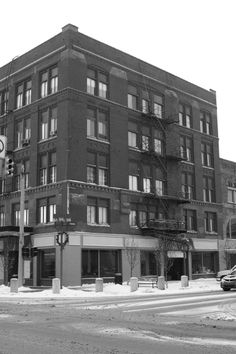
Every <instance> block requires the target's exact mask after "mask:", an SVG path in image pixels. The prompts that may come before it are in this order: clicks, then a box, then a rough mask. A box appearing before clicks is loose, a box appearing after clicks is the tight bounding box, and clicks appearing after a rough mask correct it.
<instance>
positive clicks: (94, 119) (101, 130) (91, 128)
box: [87, 107, 108, 140]
mask: <svg viewBox="0 0 236 354" xmlns="http://www.w3.org/2000/svg"><path fill="white" fill-rule="evenodd" d="M87 137H89V138H97V139H100V140H107V139H108V112H106V111H103V110H100V109H96V108H92V107H89V108H88V111H87Z"/></svg>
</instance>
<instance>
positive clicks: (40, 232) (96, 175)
mask: <svg viewBox="0 0 236 354" xmlns="http://www.w3.org/2000/svg"><path fill="white" fill-rule="evenodd" d="M0 110H1V111H0V132H1V134H2V135H6V136H7V141H8V145H7V150H8V153H9V154H12V157H13V160H14V163H15V170H14V175H13V176H12V177H6V178H3V179H2V191H1V192H2V194H1V195H0V221H1V229H0V237H1V243H0V247H1V248H2V252H3V253H4V249H6V247H8V246H7V245H8V242H9V240H11V241H12V240H15V243H14V242H11V243H12V244H13V246H11V247H10V248H9V247H8V248H9V249H10V251H11V257H13V258H14V257H15V256H16V254H17V246H16V247H14V244H17V236H18V228H17V227H18V225H19V201H20V192H19V181H20V173H21V168H22V165H23V166H24V176H25V212H24V215H25V226H27V227H28V230H27V229H25V235H26V236H25V245H26V246H29V247H36V248H37V249H38V253H37V256H36V257H33V258H32V259H30V269H31V272H30V279H28V280H27V281H28V282H30V283H31V284H34V285H45V284H51V279H52V278H53V277H55V276H60V247H59V246H57V242H56V234H57V231H56V229H55V225H54V216H55V214H56V215H57V216H60V217H68V216H69V217H70V218H71V219H72V221H73V223H74V225H69V226H68V227H67V229H66V231H67V232H68V235H69V242H68V243H67V245H66V246H65V249H64V251H63V284H65V285H73V284H80V283H81V282H86V281H89V280H91V279H93V280H94V278H96V277H98V276H99V277H100V276H101V277H104V279H107V280H110V279H114V275H115V273H117V272H118V273H122V276H123V280H127V279H128V278H129V276H130V265H129V262H128V252H129V251H128V250H129V249H130V248H132V247H131V246H133V247H134V248H135V249H136V250H137V254H138V261H137V262H136V265H135V269H134V274H135V275H137V276H140V275H153V274H155V272H156V270H155V269H156V268H155V259H154V255H153V250H154V249H155V248H158V237H157V238H156V237H153V235H151V233H150V234H149V232H148V227H146V226H148V225H149V221H150V220H155V222H156V228H157V229H156V233H157V234H158V231H160V232H166V233H169V232H171V230H175V231H176V230H177V231H178V232H179V233H183V232H185V231H186V228H187V235H188V236H189V237H191V238H192V239H193V243H194V249H193V250H192V251H191V252H188V254H187V272H188V274H189V276H190V277H191V278H192V277H193V278H194V277H199V276H208V275H211V276H212V275H213V274H215V272H216V271H217V269H218V238H221V237H222V204H221V180H220V166H219V150H218V131H217V113H216V95H215V92H214V91H212V90H209V91H208V90H205V89H203V88H200V87H198V86H196V85H194V84H192V83H189V82H187V81H185V80H183V79H181V78H178V77H176V76H174V75H172V74H170V73H168V72H165V71H163V70H161V69H159V68H157V67H154V66H152V65H150V64H148V63H146V62H143V61H141V60H139V59H137V58H135V57H132V56H130V55H128V54H126V53H123V52H121V51H119V50H117V49H115V48H112V47H110V46H108V45H106V44H103V43H101V42H98V41H97V40H94V39H92V38H89V37H87V36H85V35H84V34H81V33H80V32H78V28H77V27H76V26H73V25H67V26H65V27H63V29H62V32H61V33H59V34H58V35H56V36H55V37H53V38H51V39H49V40H48V41H46V42H45V43H42V44H41V45H39V46H38V47H36V48H34V49H32V50H31V51H29V52H28V53H26V54H24V55H22V56H20V57H18V58H16V59H14V60H12V62H10V63H8V64H6V65H5V66H3V67H2V68H0ZM183 222H184V224H183ZM183 225H186V228H185V227H184V226H183ZM3 253H2V254H3ZM168 256H169V258H171V259H172V260H173V265H172V267H171V269H170V270H169V277H170V279H177V278H178V277H179V276H180V275H181V274H183V267H184V257H185V254H184V253H183V252H169V254H168ZM28 263H29V262H28ZM12 272H13V271H12Z"/></svg>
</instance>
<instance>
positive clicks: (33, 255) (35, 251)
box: [31, 247, 38, 257]
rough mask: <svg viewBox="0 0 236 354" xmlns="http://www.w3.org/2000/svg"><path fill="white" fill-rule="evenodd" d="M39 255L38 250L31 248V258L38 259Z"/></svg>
mask: <svg viewBox="0 0 236 354" xmlns="http://www.w3.org/2000/svg"><path fill="white" fill-rule="evenodd" d="M37 255H38V248H37V247H33V248H31V257H36V256H37Z"/></svg>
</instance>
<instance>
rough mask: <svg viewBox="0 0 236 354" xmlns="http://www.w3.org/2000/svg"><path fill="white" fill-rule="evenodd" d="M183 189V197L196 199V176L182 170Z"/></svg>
mask: <svg viewBox="0 0 236 354" xmlns="http://www.w3.org/2000/svg"><path fill="white" fill-rule="evenodd" d="M181 181H182V184H181V191H182V195H183V198H186V199H194V196H195V184H194V176H193V174H192V173H188V172H182V174H181Z"/></svg>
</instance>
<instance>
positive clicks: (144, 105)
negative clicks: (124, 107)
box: [142, 98, 150, 113]
mask: <svg viewBox="0 0 236 354" xmlns="http://www.w3.org/2000/svg"><path fill="white" fill-rule="evenodd" d="M149 111H150V107H149V101H148V100H147V99H145V98H143V99H142V112H143V113H149Z"/></svg>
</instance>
